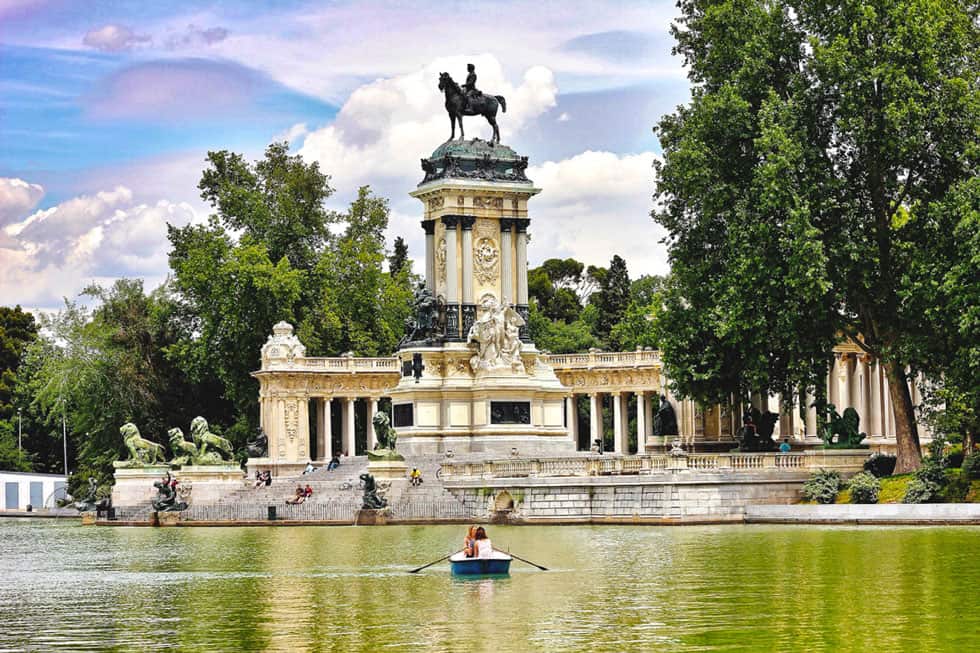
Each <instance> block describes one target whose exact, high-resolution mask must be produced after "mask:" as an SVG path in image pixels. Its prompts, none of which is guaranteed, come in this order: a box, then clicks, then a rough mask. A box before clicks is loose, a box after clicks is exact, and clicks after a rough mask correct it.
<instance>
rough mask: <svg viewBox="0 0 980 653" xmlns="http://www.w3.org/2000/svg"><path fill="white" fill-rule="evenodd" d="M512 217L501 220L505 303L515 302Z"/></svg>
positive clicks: (501, 255) (501, 272) (501, 252)
mask: <svg viewBox="0 0 980 653" xmlns="http://www.w3.org/2000/svg"><path fill="white" fill-rule="evenodd" d="M513 224H514V220H513V219H512V218H504V219H502V220H501V221H500V301H501V303H503V304H511V303H513V302H514V269H513V259H512V258H511V257H512V255H513V247H512V246H511V237H510V236H511V234H510V232H511V227H512V226H513Z"/></svg>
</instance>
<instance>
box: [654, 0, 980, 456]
mask: <svg viewBox="0 0 980 653" xmlns="http://www.w3.org/2000/svg"><path fill="white" fill-rule="evenodd" d="M679 7H680V9H681V12H682V17H681V18H680V20H679V22H678V24H677V25H675V26H674V27H673V30H672V31H673V34H674V37H675V38H676V39H677V45H676V47H675V52H676V53H678V54H680V55H682V57H683V58H684V62H685V64H686V66H687V69H688V73H689V78H690V80H691V83H692V99H691V102H690V103H689V104H687V105H685V106H682V107H680V108H679V109H678V111H677V112H675V113H673V114H671V115H668V116H665V117H664V118H663V119H662V120H661V122H660V124H659V127H658V132H659V135H660V138H661V143H662V145H663V149H664V157H663V161H662V162H661V163H659V164H657V172H658V175H657V199H658V200H659V202H660V208H659V209H658V210H657V211H656V212H655V215H654V217H655V219H656V220H657V221H658V222H660V223H661V224H662V225H663V226H664V227H665V228H666V230H667V232H668V244H669V253H670V260H671V264H672V278H671V282H670V284H669V285H668V289H667V292H666V293H665V302H664V304H665V310H664V311H663V312H662V313H661V314H660V318H659V322H660V324H661V325H662V328H661V329H660V330H659V331H660V336H661V340H662V346H663V351H664V358H665V362H666V363H667V365H668V367H669V371H670V375H671V378H672V379H673V380H674V382H675V384H676V385H677V388H678V390H679V391H680V392H682V393H684V394H687V395H690V396H693V397H695V398H698V399H704V400H707V399H716V398H718V396H719V395H720V394H726V393H728V392H731V391H743V390H745V389H746V388H754V389H773V390H777V391H780V392H783V393H785V394H790V393H792V392H793V391H794V389H798V388H801V387H810V388H814V387H818V386H819V385H820V381H819V380H820V379H821V377H822V375H823V373H824V372H825V369H826V352H827V351H829V349H830V346H831V345H832V344H833V342H834V340H835V339H837V338H840V337H852V338H854V339H856V340H857V341H858V342H859V343H860V345H861V346H862V347H863V348H864V349H866V350H867V351H868V353H870V354H871V355H873V356H875V357H877V358H879V359H880V360H881V361H882V363H883V365H884V369H885V371H886V374H887V376H888V379H889V382H890V383H889V387H890V389H891V400H892V404H893V406H894V408H895V423H896V431H897V438H898V454H899V461H898V466H897V469H898V470H899V471H907V470H910V469H914V468H915V467H917V466H918V464H919V460H920V452H919V443H918V435H917V430H916V423H915V416H914V409H913V405H912V400H911V397H910V394H909V390H908V386H907V384H906V374H907V370H908V369H915V367H916V364H917V363H918V362H919V361H917V360H916V357H915V351H916V348H915V347H913V346H912V344H913V343H912V342H910V341H911V340H913V339H914V338H915V337H917V335H912V336H910V334H919V326H920V320H921V314H920V313H919V312H917V311H913V310H910V308H911V306H912V303H910V302H906V301H903V297H906V296H907V295H908V294H909V293H911V294H915V293H916V292H917V290H916V289H915V288H913V287H909V278H908V275H906V274H905V271H906V270H908V269H909V268H910V267H912V266H914V264H915V261H916V260H918V259H920V258H921V257H923V256H928V255H930V252H929V248H928V247H924V246H923V240H922V239H923V238H924V236H925V234H926V231H927V230H924V229H923V221H926V220H929V219H938V220H942V221H945V222H946V223H947V224H946V225H945V227H946V228H947V229H950V230H951V229H953V228H954V226H955V225H954V224H952V223H951V218H950V216H948V215H945V214H937V213H931V212H930V207H932V206H934V205H936V204H937V203H942V202H944V201H945V200H946V198H947V195H948V194H949V192H950V189H952V188H954V187H955V186H956V185H957V184H959V183H961V182H963V181H964V180H966V179H969V178H971V177H973V176H975V175H976V174H977V154H978V153H977V137H978V130H977V125H978V124H980V121H978V118H980V103H978V92H980V90H978V79H977V73H978V66H977V53H978V45H980V42H978V29H977V23H976V11H975V5H973V4H972V3H969V2H966V1H964V0H842V1H837V2H825V1H806V0H795V1H793V0H783V1H779V0H682V1H681V2H680V3H679ZM930 216H933V218H930Z"/></svg>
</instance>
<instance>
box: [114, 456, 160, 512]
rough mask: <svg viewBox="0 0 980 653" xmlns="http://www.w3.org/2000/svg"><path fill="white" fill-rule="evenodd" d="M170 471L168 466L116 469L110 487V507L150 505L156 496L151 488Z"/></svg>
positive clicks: (155, 492)
mask: <svg viewBox="0 0 980 653" xmlns="http://www.w3.org/2000/svg"><path fill="white" fill-rule="evenodd" d="M169 471H170V466H169V465H146V466H143V467H116V472H115V474H114V475H113V476H114V477H115V479H116V481H115V485H113V486H112V505H114V506H141V505H146V504H148V503H150V501H152V500H153V498H154V497H156V495H157V490H156V488H155V487H153V483H154V482H155V481H159V480H161V479H162V478H163V477H164V476H166V475H167V472H169Z"/></svg>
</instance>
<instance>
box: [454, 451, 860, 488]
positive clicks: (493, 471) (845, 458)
mask: <svg viewBox="0 0 980 653" xmlns="http://www.w3.org/2000/svg"><path fill="white" fill-rule="evenodd" d="M868 454H869V452H868V451H867V450H864V449H855V450H817V451H807V452H804V453H789V454H783V453H752V454H742V453H722V454H697V455H689V456H670V455H667V454H639V455H635V456H589V457H585V456H582V457H576V458H571V457H569V458H526V459H513V460H488V461H485V462H465V463H464V462H450V463H443V465H442V474H441V475H442V479H443V480H444V481H447V482H450V481H470V480H494V479H505V478H525V477H536V478H545V477H563V476H603V475H609V474H619V475H628V474H653V473H668V472H676V471H682V470H695V471H699V472H701V471H708V472H711V471H717V472H729V473H730V472H736V473H738V472H747V473H757V472H764V471H794V472H801V473H809V472H813V471H816V470H818V469H836V470H838V471H840V472H841V473H843V474H853V473H856V472H859V471H861V469H862V466H863V464H864V461H865V460H866V459H867V457H868Z"/></svg>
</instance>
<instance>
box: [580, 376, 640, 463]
mask: <svg viewBox="0 0 980 653" xmlns="http://www.w3.org/2000/svg"><path fill="white" fill-rule="evenodd" d="M631 394H632V395H633V396H634V397H635V398H636V428H635V433H633V435H635V436H636V444H637V449H638V450H639V451H641V452H642V451H643V450H644V447H645V445H646V443H647V441H648V440H649V439H650V438H651V437H653V415H654V411H653V401H652V397H653V396H655V395H656V393H655V392H650V391H639V392H625V391H617V392H608V393H603V392H589V393H583V394H574V393H573V394H571V395H569V396H568V397H566V398H565V414H566V419H565V421H566V424H567V425H568V439H569V440H571V441H572V443H573V444H574V445H575V447H576V448H580V446H579V437H580V434H579V423H578V402H579V398H580V397H582V396H587V397H588V398H589V444H590V445H591V443H593V442H595V441H596V440H600V439H602V437H603V415H604V410H605V409H604V406H603V404H604V403H605V402H604V398H605V397H607V396H608V397H609V399H610V400H611V403H612V411H613V418H612V423H613V451H612V452H613V453H622V454H625V453H629V436H630V420H629V410H628V407H629V396H630V395H631Z"/></svg>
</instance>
